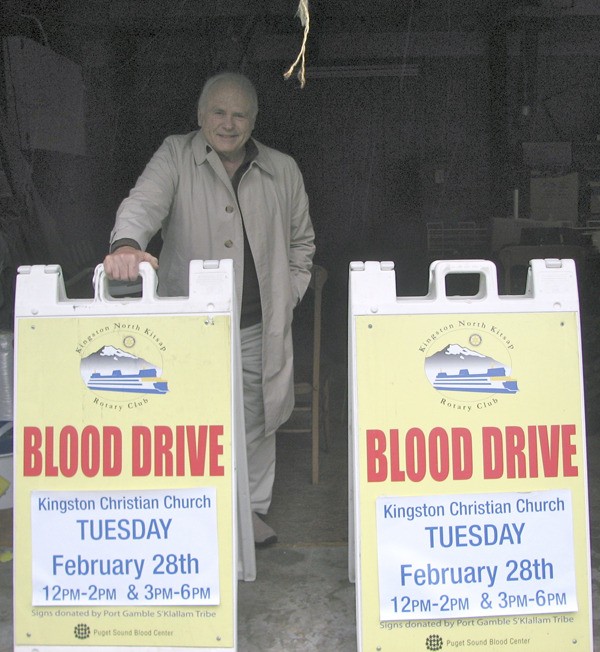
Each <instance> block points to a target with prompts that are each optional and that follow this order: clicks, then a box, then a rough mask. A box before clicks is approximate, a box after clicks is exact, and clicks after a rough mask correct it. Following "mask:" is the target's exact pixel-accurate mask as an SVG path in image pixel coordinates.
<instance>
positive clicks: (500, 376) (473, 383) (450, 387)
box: [433, 367, 519, 394]
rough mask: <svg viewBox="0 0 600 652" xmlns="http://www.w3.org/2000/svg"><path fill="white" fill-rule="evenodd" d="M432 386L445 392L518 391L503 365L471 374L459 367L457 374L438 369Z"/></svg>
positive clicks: (506, 392) (514, 392) (511, 392)
mask: <svg viewBox="0 0 600 652" xmlns="http://www.w3.org/2000/svg"><path fill="white" fill-rule="evenodd" d="M433 386H434V387H435V389H440V390H443V391H446V392H448V391H450V392H486V393H492V394H516V393H517V392H518V391H519V388H518V386H517V381H516V380H514V379H513V378H509V377H508V376H507V375H506V370H505V369H504V367H497V368H495V369H488V370H487V372H485V373H480V374H477V373H475V374H472V373H470V371H469V370H468V369H461V370H460V371H459V372H458V373H457V374H449V373H446V372H445V371H440V372H439V373H438V374H437V376H436V377H435V379H434V381H433Z"/></svg>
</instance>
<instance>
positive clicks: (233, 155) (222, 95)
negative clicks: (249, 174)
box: [198, 82, 254, 161]
mask: <svg viewBox="0 0 600 652" xmlns="http://www.w3.org/2000/svg"><path fill="white" fill-rule="evenodd" d="M198 124H199V125H200V126H201V127H202V133H203V134H204V137H205V138H206V141H207V142H208V144H209V145H210V146H211V147H212V148H213V149H214V150H215V152H217V154H218V155H219V156H220V157H221V158H224V159H228V160H231V161H235V160H238V159H239V158H241V157H243V155H244V151H245V150H244V146H245V144H246V142H247V141H248V139H249V138H250V134H252V130H253V129H254V116H253V115H252V106H251V102H250V100H249V99H248V97H247V96H246V94H245V93H244V91H243V90H241V89H240V88H239V87H238V86H236V85H235V84H231V83H229V82H223V83H221V84H217V85H216V86H215V87H214V88H213V89H212V91H211V93H210V95H209V96H208V98H207V102H206V106H205V107H204V111H203V112H200V111H199V112H198Z"/></svg>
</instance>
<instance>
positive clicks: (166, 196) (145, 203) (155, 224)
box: [110, 137, 178, 249]
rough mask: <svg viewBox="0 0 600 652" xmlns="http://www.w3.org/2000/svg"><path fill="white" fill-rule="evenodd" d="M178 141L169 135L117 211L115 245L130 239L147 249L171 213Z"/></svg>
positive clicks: (175, 181) (111, 240) (112, 237)
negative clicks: (175, 141)
mask: <svg viewBox="0 0 600 652" xmlns="http://www.w3.org/2000/svg"><path fill="white" fill-rule="evenodd" d="M175 150H176V148H175V147H174V142H173V141H172V139H171V138H170V137H169V138H167V139H166V140H165V141H164V142H163V144H162V145H161V146H160V147H159V149H158V150H157V151H156V152H155V154H154V156H153V157H152V158H151V159H150V161H149V162H148V164H147V165H146V167H145V169H144V171H143V172H142V174H141V175H140V177H139V179H138V180H137V182H136V184H135V186H134V187H133V188H132V190H131V191H130V193H129V196H128V197H127V198H126V199H124V200H123V201H122V202H121V205H120V206H119V208H118V210H117V217H116V220H115V226H114V228H113V230H112V232H111V235H110V242H111V244H112V243H114V242H116V241H117V240H123V239H129V240H134V241H135V242H137V243H138V244H139V245H140V247H141V248H142V249H145V248H146V247H147V246H148V243H149V242H150V239H151V238H152V236H153V235H154V234H155V233H157V232H158V231H159V230H160V228H161V226H162V223H163V221H164V219H165V218H166V217H167V215H168V214H169V210H170V208H171V203H172V201H173V196H174V194H175V189H176V187H177V179H178V170H177V163H176V161H177V157H176V151H175Z"/></svg>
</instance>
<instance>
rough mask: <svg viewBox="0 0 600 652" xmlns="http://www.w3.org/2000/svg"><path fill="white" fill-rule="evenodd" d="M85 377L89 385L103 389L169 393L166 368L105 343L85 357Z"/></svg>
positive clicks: (83, 372) (102, 390)
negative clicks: (165, 377) (163, 376)
mask: <svg viewBox="0 0 600 652" xmlns="http://www.w3.org/2000/svg"><path fill="white" fill-rule="evenodd" d="M80 371H81V377H82V378H83V381H84V382H85V384H86V386H87V387H88V389H91V390H94V391H101V392H129V393H135V394H166V393H167V392H168V391H169V388H168V385H167V382H166V381H165V380H163V379H162V378H161V377H160V376H161V373H162V369H161V368H160V367H156V366H155V365H153V364H152V363H150V362H148V361H147V360H144V359H143V358H139V357H138V356H136V355H132V354H131V353H127V352H126V351H122V350H121V349H118V348H116V347H114V346H110V345H108V346H103V347H102V348H101V349H98V351H95V352H94V353H91V354H90V355H88V356H87V357H85V358H82V359H81V365H80Z"/></svg>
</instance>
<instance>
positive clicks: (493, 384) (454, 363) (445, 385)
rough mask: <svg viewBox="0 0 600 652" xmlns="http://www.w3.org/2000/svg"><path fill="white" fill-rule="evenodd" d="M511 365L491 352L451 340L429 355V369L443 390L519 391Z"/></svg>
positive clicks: (426, 361)
mask: <svg viewBox="0 0 600 652" xmlns="http://www.w3.org/2000/svg"><path fill="white" fill-rule="evenodd" d="M510 371H511V370H510V368H509V366H508V365H506V364H505V363H504V362H499V361H498V360H495V359H494V358H491V357H490V356H487V355H484V354H482V353H479V352H478V351H473V350H472V349H469V348H466V347H464V346H461V345H460V344H449V345H448V346H446V347H445V348H443V349H441V350H440V351H436V352H435V353H433V354H432V355H430V356H428V357H427V358H426V359H425V373H426V375H427V378H428V380H429V382H430V383H431V385H432V386H433V388H434V389H436V390H439V391H441V392H478V393H481V394H516V393H517V392H518V391H519V387H518V384H517V380H516V379H515V378H512V377H511V375H510Z"/></svg>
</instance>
